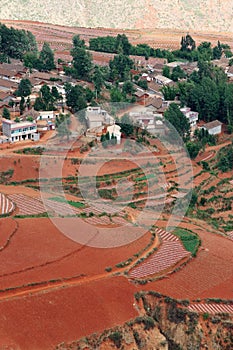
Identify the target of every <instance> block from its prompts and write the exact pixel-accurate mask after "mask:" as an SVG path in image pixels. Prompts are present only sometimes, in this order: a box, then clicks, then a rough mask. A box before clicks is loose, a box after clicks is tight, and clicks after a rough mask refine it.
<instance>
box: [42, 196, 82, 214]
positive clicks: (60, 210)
mask: <svg viewBox="0 0 233 350" xmlns="http://www.w3.org/2000/svg"><path fill="white" fill-rule="evenodd" d="M43 202H44V204H45V207H46V208H47V209H49V210H52V211H53V212H54V213H55V214H57V215H64V216H66V215H75V214H79V213H81V212H82V210H81V209H79V208H75V207H73V206H71V205H70V204H69V203H68V202H57V201H53V200H51V199H44V200H43Z"/></svg>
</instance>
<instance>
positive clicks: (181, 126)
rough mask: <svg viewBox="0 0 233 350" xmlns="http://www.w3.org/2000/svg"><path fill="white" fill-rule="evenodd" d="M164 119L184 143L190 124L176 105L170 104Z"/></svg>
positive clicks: (187, 136)
mask: <svg viewBox="0 0 233 350" xmlns="http://www.w3.org/2000/svg"><path fill="white" fill-rule="evenodd" d="M164 117H165V119H166V120H168V121H169V122H170V123H171V124H172V125H173V126H174V127H175V129H176V130H177V132H178V133H179V134H180V136H181V137H182V138H183V140H184V141H187V140H188V139H189V136H190V124H189V121H188V119H187V118H186V117H185V116H184V114H183V113H182V112H181V111H180V109H179V107H178V106H177V104H176V103H171V104H170V106H169V107H168V109H167V110H166V112H165V113H164Z"/></svg>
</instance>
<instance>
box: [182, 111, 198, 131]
mask: <svg viewBox="0 0 233 350" xmlns="http://www.w3.org/2000/svg"><path fill="white" fill-rule="evenodd" d="M180 111H181V112H182V113H183V114H184V115H185V117H186V118H187V119H188V121H189V124H190V127H191V131H193V130H195V129H196V127H197V122H198V112H193V111H191V108H189V107H183V108H181V109H180Z"/></svg>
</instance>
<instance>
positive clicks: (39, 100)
mask: <svg viewBox="0 0 233 350" xmlns="http://www.w3.org/2000/svg"><path fill="white" fill-rule="evenodd" d="M34 109H35V110H36V111H44V110H45V109H46V106H45V103H44V101H43V99H42V98H41V97H37V98H36V100H35V103H34Z"/></svg>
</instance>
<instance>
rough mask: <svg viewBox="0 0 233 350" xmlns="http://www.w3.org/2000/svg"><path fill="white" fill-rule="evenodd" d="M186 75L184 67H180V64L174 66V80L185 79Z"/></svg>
mask: <svg viewBox="0 0 233 350" xmlns="http://www.w3.org/2000/svg"><path fill="white" fill-rule="evenodd" d="M185 77H186V74H185V72H184V71H183V69H181V68H180V66H177V67H174V68H173V70H172V74H171V79H172V80H173V81H178V79H183V78H185Z"/></svg>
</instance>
